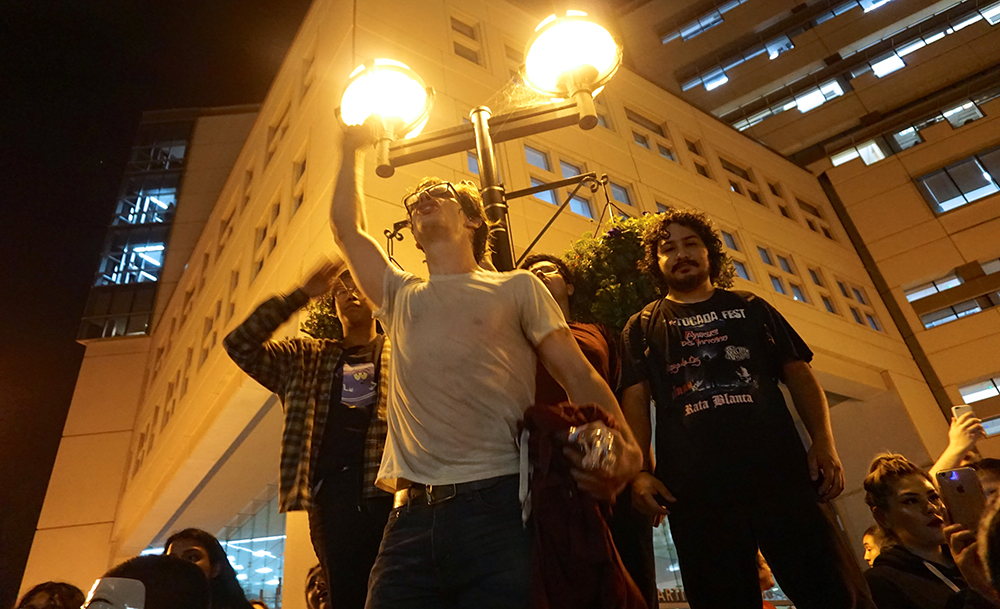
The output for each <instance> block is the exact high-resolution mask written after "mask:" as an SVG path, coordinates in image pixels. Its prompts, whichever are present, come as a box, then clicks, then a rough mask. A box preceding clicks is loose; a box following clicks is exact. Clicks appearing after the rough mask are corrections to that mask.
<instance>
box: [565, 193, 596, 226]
mask: <svg viewBox="0 0 1000 609" xmlns="http://www.w3.org/2000/svg"><path fill="white" fill-rule="evenodd" d="M569 208H570V210H571V211H574V212H576V213H578V214H580V215H581V216H583V217H585V218H590V219H591V220H593V219H594V211H593V210H592V209H591V208H590V201H588V200H587V199H584V198H583V197H580V196H578V195H573V198H571V199H570V200H569Z"/></svg>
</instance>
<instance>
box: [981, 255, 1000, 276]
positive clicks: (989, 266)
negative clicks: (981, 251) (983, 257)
mask: <svg viewBox="0 0 1000 609" xmlns="http://www.w3.org/2000/svg"><path fill="white" fill-rule="evenodd" d="M980 266H982V267H983V272H984V273H986V274H987V275H992V274H993V273H997V272H1000V258H994V259H993V260H988V261H986V262H984V263H982V264H981V265H980Z"/></svg>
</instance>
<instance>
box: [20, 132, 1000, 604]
mask: <svg viewBox="0 0 1000 609" xmlns="http://www.w3.org/2000/svg"><path fill="white" fill-rule="evenodd" d="M369 143H370V132H369V131H368V130H367V128H364V127H362V128H353V129H348V130H347V131H346V135H345V137H344V140H343V145H342V155H343V156H342V162H341V168H340V172H339V175H338V178H337V182H336V186H335V189H334V194H333V201H332V205H331V227H332V230H333V235H334V239H335V242H336V244H337V246H338V248H339V250H340V252H341V254H342V257H338V258H337V259H336V260H335V261H332V262H327V263H324V264H323V265H321V266H320V267H319V268H318V269H317V270H316V271H314V272H313V273H311V274H310V275H309V276H308V277H307V278H306V279H305V280H304V281H303V282H302V283H301V285H299V286H298V287H297V288H295V289H293V290H291V291H290V292H288V293H287V294H280V295H276V296H274V297H272V298H270V299H268V300H266V301H265V302H263V303H262V304H261V305H259V306H258V307H257V308H256V310H254V311H253V312H252V313H251V314H250V315H249V317H248V318H247V319H246V320H245V321H244V322H243V323H242V324H240V325H239V326H238V327H237V328H236V329H235V330H233V331H232V332H231V333H230V334H229V335H228V336H227V337H226V339H225V341H224V345H225V348H226V350H227V352H228V353H229V355H230V357H231V358H232V359H233V361H234V362H235V363H236V364H237V365H238V366H239V367H240V368H241V369H242V370H243V371H245V372H246V373H247V374H248V375H250V376H251V377H252V378H254V379H256V380H257V381H258V382H260V383H261V384H262V385H263V386H264V387H266V388H268V389H270V390H271V391H273V392H274V393H275V394H277V395H278V397H279V398H280V400H281V403H282V406H283V409H284V417H285V422H284V433H283V436H282V443H281V457H280V466H279V471H280V475H279V505H280V509H281V510H282V511H287V510H306V511H307V512H308V520H309V530H310V535H311V540H312V543H313V548H314V549H315V551H316V555H317V557H318V558H319V564H318V565H316V567H314V568H313V569H312V570H311V571H310V573H309V575H308V578H307V580H306V582H305V598H306V601H307V604H308V606H309V607H310V609H339V608H341V607H344V608H347V609H362V608H364V607H367V608H368V609H386V608H395V607H406V608H407V609H411V608H419V607H428V608H438V607H470V608H472V607H475V608H477V609H479V608H490V607H497V608H507V607H510V608H523V607H527V606H529V605H530V606H537V607H540V608H553V609H554V608H557V607H595V608H601V609H604V608H608V607H623V608H641V607H655V606H656V603H657V589H656V573H655V567H654V562H653V550H652V530H653V527H654V526H660V524H661V523H662V522H663V521H664V519H666V520H667V521H668V526H669V527H670V531H671V535H672V538H673V540H674V543H675V546H676V551H677V556H678V559H679V563H680V569H681V576H682V579H683V582H684V591H685V594H686V596H687V601H688V603H689V604H690V606H691V607H692V608H694V609H700V608H706V609H717V608H726V609H728V608H733V607H736V608H742V607H746V608H750V607H754V608H757V607H762V606H767V605H768V603H767V601H763V600H762V598H761V592H762V590H767V589H770V588H771V587H772V586H773V585H774V581H775V580H777V582H778V583H779V584H780V586H781V589H782V590H783V591H784V592H785V593H786V594H787V596H788V597H789V598H790V599H791V601H792V602H793V603H794V604H795V605H796V606H798V607H803V608H827V607H829V608H838V609H841V608H843V609H848V608H855V607H857V608H866V609H867V608H871V607H876V608H877V609H896V608H912V609H938V608H940V609H945V608H954V607H970V608H971V607H1000V597H998V596H997V593H996V591H995V590H996V587H995V586H996V582H997V581H998V580H1000V518H998V517H997V512H996V510H995V509H994V508H990V509H989V510H987V512H986V514H985V516H984V517H983V524H982V525H981V526H979V530H978V538H977V531H976V530H975V529H976V525H975V523H973V524H972V525H970V524H969V523H965V524H960V523H951V522H950V521H949V513H948V510H947V508H946V506H945V505H944V504H943V503H942V499H941V496H940V494H939V490H938V488H937V486H936V484H935V474H937V473H938V472H949V471H953V470H954V469H955V468H957V467H961V466H963V465H969V466H970V467H971V468H972V469H973V470H974V471H975V472H976V473H977V475H978V479H979V480H980V481H981V485H982V488H983V489H984V495H988V496H989V498H990V499H992V498H993V497H994V496H995V495H996V492H997V488H998V487H1000V461H997V460H995V459H979V458H975V457H974V455H973V453H972V452H970V451H973V448H974V445H975V443H976V441H978V440H979V439H980V438H982V437H983V436H984V432H983V429H982V426H981V424H980V421H979V420H978V419H976V418H975V416H974V415H973V414H971V413H963V414H961V415H960V416H958V417H956V418H955V419H954V420H953V422H952V425H951V429H950V433H949V446H948V449H947V450H946V451H945V453H944V454H942V455H941V458H940V459H939V460H938V462H937V463H936V464H935V465H934V467H932V468H931V470H930V471H929V472H927V471H924V470H922V469H920V468H919V467H918V466H916V465H915V464H913V463H911V462H910V461H908V460H907V459H906V458H905V457H903V456H901V455H896V454H889V453H886V454H881V455H878V456H877V457H876V458H875V460H874V461H873V462H872V465H871V470H870V474H869V475H868V477H867V478H866V479H865V481H864V489H865V493H866V496H865V499H866V502H867V503H868V505H869V506H870V507H871V510H872V516H873V520H874V522H875V524H874V525H873V526H872V527H871V528H870V529H869V530H867V531H866V532H865V535H864V540H863V542H864V548H865V554H864V559H865V560H866V561H867V562H868V563H869V565H870V566H871V568H870V569H869V570H867V571H865V572H864V573H863V572H862V571H861V569H860V568H859V564H858V561H857V558H856V557H855V556H853V555H852V552H851V550H850V548H849V546H848V544H847V543H846V541H845V540H844V539H843V535H842V534H841V533H840V530H839V527H837V525H836V522H835V516H834V515H833V513H832V510H831V509H830V501H831V500H832V499H834V498H835V497H837V496H838V495H839V494H840V493H841V491H842V490H843V488H844V475H843V468H842V466H841V462H840V458H839V456H838V454H837V450H836V443H835V441H834V437H833V433H832V431H831V426H830V417H829V406H828V404H827V402H826V397H825V393H824V392H823V390H822V388H821V387H820V384H819V383H818V381H817V380H816V377H815V375H814V374H813V372H812V369H811V368H810V365H809V362H810V361H811V359H812V352H811V351H810V349H809V347H808V346H807V345H806V343H805V342H804V341H803V340H802V338H801V337H800V336H799V335H798V334H797V333H796V331H795V330H794V329H793V328H792V326H791V325H790V324H789V323H788V322H787V321H786V320H785V319H784V317H782V315H781V314H780V313H779V312H778V311H777V310H776V309H775V308H774V307H772V306H771V305H770V304H768V303H767V302H766V301H765V300H764V299H762V298H760V297H759V296H756V295H754V294H752V293H750V292H742V291H733V290H729V289H725V288H724V287H720V286H719V285H718V284H719V279H720V277H721V276H723V274H724V270H725V269H724V266H725V265H726V264H727V258H726V256H725V254H724V249H723V245H722V241H721V239H720V236H719V232H718V231H717V230H716V229H715V228H714V226H713V225H712V223H711V221H710V220H709V219H708V218H707V217H706V216H705V215H704V214H701V213H698V212H693V211H685V210H678V209H671V210H667V211H665V212H663V213H661V214H659V215H658V216H657V220H656V222H655V223H653V224H652V226H651V227H650V229H649V230H648V231H647V233H646V235H645V236H644V238H643V245H644V248H645V256H644V258H643V259H642V260H637V261H636V264H637V265H639V267H640V268H642V269H643V270H644V271H645V272H647V273H648V275H649V276H650V278H651V279H652V281H653V282H654V283H655V284H656V285H657V286H659V288H660V290H661V293H662V294H663V297H662V298H659V299H657V300H655V301H654V302H651V303H649V304H648V305H647V306H646V307H644V308H642V309H641V310H640V311H636V312H635V314H634V315H632V317H631V318H630V319H629V320H628V323H627V324H626V325H625V327H624V330H623V331H622V332H621V334H620V335H619V334H618V333H616V332H611V331H609V329H608V328H606V327H604V326H602V325H600V324H590V323H580V322H578V321H576V320H574V319H573V317H572V313H571V312H572V307H571V303H572V299H573V296H574V293H575V291H576V289H577V288H576V285H575V283H574V277H573V274H572V272H571V271H570V269H569V268H568V267H567V265H566V263H565V261H563V260H562V259H560V258H559V257H557V256H552V255H544V254H543V255H533V256H530V257H528V258H526V259H525V260H524V261H523V263H522V265H521V269H519V270H516V271H512V272H497V271H496V270H494V269H492V267H491V265H490V262H489V257H488V254H489V247H488V245H489V233H490V229H491V223H490V221H489V220H488V219H487V215H486V213H485V211H484V209H483V205H482V200H481V198H480V194H479V192H478V190H477V189H476V188H475V186H474V185H472V184H471V183H468V182H462V183H455V184H453V183H450V182H447V181H443V180H439V179H436V178H426V179H424V180H422V181H421V182H420V183H418V184H417V185H416V187H415V188H414V190H413V191H412V192H411V193H410V194H409V195H407V196H406V197H405V199H404V200H403V206H404V208H405V211H406V214H407V220H408V224H409V227H410V229H411V231H412V233H413V237H414V240H415V242H416V245H417V247H418V248H419V249H420V250H421V251H422V252H423V253H424V255H425V258H426V264H427V269H428V272H429V278H428V279H422V278H419V277H417V276H416V275H413V274H410V273H406V272H403V271H402V270H400V269H399V268H398V267H396V266H395V265H394V264H393V263H391V262H390V261H389V259H388V257H387V256H386V254H385V252H384V251H383V250H382V249H381V247H380V246H379V245H378V243H377V242H376V240H375V239H373V238H372V237H371V236H370V234H369V233H368V227H367V218H366V212H365V206H364V195H363V189H362V180H361V176H362V175H363V173H362V168H363V165H364V150H365V148H366V147H367V145H368V144H369ZM331 292H332V294H333V299H334V303H335V308H336V314H337V318H338V319H339V321H340V324H341V326H342V330H343V337H342V338H340V339H337V340H334V339H312V338H294V339H286V340H273V339H272V337H273V335H274V334H275V332H276V331H277V330H278V328H279V327H280V326H281V325H282V324H284V323H285V322H286V321H288V320H289V319H290V318H291V317H292V316H293V315H294V314H295V313H296V312H297V311H298V310H299V309H301V308H302V307H304V306H305V305H306V304H307V303H308V302H309V301H310V300H312V299H315V298H318V297H321V296H323V295H325V294H327V293H331ZM779 384H783V385H784V386H785V387H786V388H787V390H788V393H789V394H790V395H791V398H792V405H793V406H794V408H795V409H796V411H797V412H798V414H799V416H800V418H801V420H802V423H803V424H804V426H805V429H806V431H807V432H808V435H809V439H810V444H809V448H808V449H806V448H805V447H804V446H803V443H802V442H801V440H800V437H799V434H798V433H797V430H796V426H795V423H794V421H793V419H792V416H791V413H790V412H789V410H788V408H787V406H786V403H785V399H784V397H783V395H782V393H781V390H780V387H779ZM654 438H655V446H654ZM991 503H992V501H991ZM192 565H193V566H192ZM991 577H993V579H992V580H991ZM136 581H138V582H142V584H143V586H142V587H141V588H139V589H137V588H136V587H135V586H134V585H133V583H134V582H136ZM129 582H133V583H129ZM139 594H143V595H144V600H143V602H144V603H145V604H144V605H134V604H133V605H128V604H127V603H126V601H128V602H133V601H134V600H135V597H136V595H139ZM181 598H183V599H184V600H183V602H181V601H179V600H178V599H181ZM88 602H89V606H92V607H124V606H144V607H145V608H146V609H156V608H158V607H197V608H200V607H209V606H210V607H212V609H246V608H247V607H248V606H249V605H250V604H251V602H250V601H248V600H247V598H246V597H245V596H244V594H243V592H242V590H241V589H240V587H239V585H238V582H237V580H236V575H235V572H234V571H233V568H232V566H231V565H230V564H229V562H228V560H227V558H226V554H225V552H224V551H223V549H222V546H221V545H220V544H219V542H218V541H217V540H216V539H215V538H214V537H212V536H211V535H209V534H208V533H205V532H204V531H199V530H197V529H185V530H183V531H180V532H177V533H175V534H173V535H172V536H171V537H170V538H169V539H168V540H167V543H166V549H165V555H164V556H143V557H137V558H134V559H131V560H129V561H127V562H125V563H123V564H122V565H119V566H117V567H115V568H114V569H112V570H111V571H109V572H108V573H107V574H106V575H105V576H104V577H103V578H101V580H99V582H98V584H97V585H96V586H95V588H94V590H93V591H92V592H91V595H90V599H89V601H88ZM101 602H103V603H105V604H104V605H100V604H97V603H101ZM82 603H83V597H82V594H81V593H80V591H79V590H76V589H74V588H72V586H68V585H66V584H56V583H52V582H49V583H48V584H44V585H42V586H39V587H37V588H35V589H33V590H31V591H30V592H29V593H28V594H27V595H26V596H25V597H24V598H23V599H22V601H21V603H20V604H19V605H18V607H19V608H20V607H39V608H40V607H47V606H53V607H73V608H76V607H79V606H80V605H81V604H82ZM258 606H259V602H258Z"/></svg>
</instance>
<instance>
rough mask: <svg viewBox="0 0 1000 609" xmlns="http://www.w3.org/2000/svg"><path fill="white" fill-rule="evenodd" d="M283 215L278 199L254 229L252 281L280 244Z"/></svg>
mask: <svg viewBox="0 0 1000 609" xmlns="http://www.w3.org/2000/svg"><path fill="white" fill-rule="evenodd" d="M280 217H281V203H280V202H278V201H276V202H274V203H272V204H271V206H270V207H269V208H268V210H267V214H266V215H265V217H264V219H263V220H262V222H261V224H259V225H258V226H257V228H256V230H255V231H254V240H253V247H252V250H253V252H252V253H253V262H252V263H251V266H250V269H251V272H250V281H251V282H252V281H253V280H254V279H256V278H257V275H258V274H260V271H261V270H262V269H263V268H264V262H265V261H266V260H267V258H268V257H269V256H270V254H271V252H273V251H274V248H275V247H276V246H277V245H278V220H279V219H280Z"/></svg>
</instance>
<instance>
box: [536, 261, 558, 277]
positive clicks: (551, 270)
mask: <svg viewBox="0 0 1000 609" xmlns="http://www.w3.org/2000/svg"><path fill="white" fill-rule="evenodd" d="M528 272H529V273H531V274H532V275H560V276H561V275H562V273H561V272H559V267H558V266H556V265H554V264H552V263H547V264H536V265H534V266H533V267H531V268H530V269H528Z"/></svg>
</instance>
